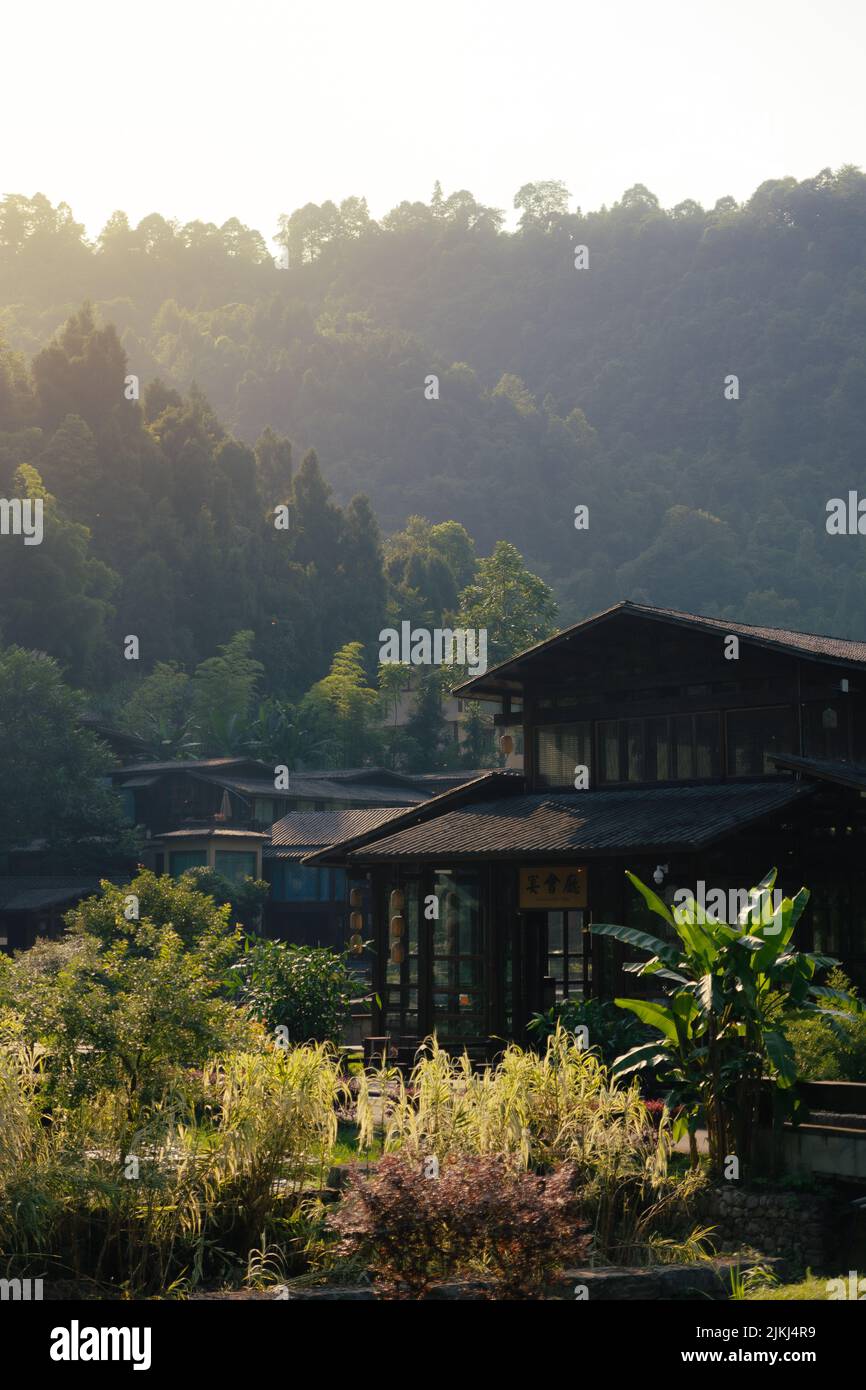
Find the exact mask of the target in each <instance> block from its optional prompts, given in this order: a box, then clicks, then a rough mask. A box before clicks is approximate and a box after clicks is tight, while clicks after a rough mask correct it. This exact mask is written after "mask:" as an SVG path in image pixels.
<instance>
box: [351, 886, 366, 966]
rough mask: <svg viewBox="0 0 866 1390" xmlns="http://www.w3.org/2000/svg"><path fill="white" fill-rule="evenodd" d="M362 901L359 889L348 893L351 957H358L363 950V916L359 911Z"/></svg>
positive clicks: (353, 889)
mask: <svg viewBox="0 0 866 1390" xmlns="http://www.w3.org/2000/svg"><path fill="white" fill-rule="evenodd" d="M363 901H364V899H363V895H362V893H361V890H360V888H352V889H351V890H350V892H349V906H350V907H351V908H352V913H351V915H350V917H349V930H350V932H351V936H350V937H349V950H350V951H351V952H352V955H353V956H359V955H360V954H361V952H362V951H363V949H364V939H363V937H362V935H361V933H362V932H363V930H364V914H363V912H361V911H360V908H361V904H362V903H363Z"/></svg>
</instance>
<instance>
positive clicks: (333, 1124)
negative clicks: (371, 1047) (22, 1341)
mask: <svg viewBox="0 0 866 1390" xmlns="http://www.w3.org/2000/svg"><path fill="white" fill-rule="evenodd" d="M341 1093H342V1081H341V1079H340V1075H339V1069H338V1064H337V1060H336V1057H335V1054H334V1052H333V1049H331V1048H329V1047H328V1046H327V1045H319V1046H308V1047H298V1048H292V1049H289V1050H288V1051H286V1052H282V1051H274V1052H271V1053H265V1054H236V1055H233V1056H231V1057H229V1058H227V1059H222V1060H219V1061H215V1062H213V1063H212V1064H211V1065H209V1066H208V1067H206V1068H205V1069H204V1073H203V1074H202V1075H200V1076H198V1077H196V1076H193V1075H192V1074H191V1075H190V1077H189V1084H188V1086H186V1087H185V1088H184V1087H179V1088H176V1089H174V1090H172V1091H170V1092H167V1093H166V1095H165V1096H164V1097H163V1098H162V1099H161V1100H160V1101H159V1102H157V1103H156V1104H154V1105H153V1106H151V1107H150V1108H149V1110H148V1113H147V1117H146V1119H145V1120H144V1121H143V1123H142V1124H141V1125H140V1126H139V1128H138V1129H137V1131H136V1132H135V1133H134V1134H132V1136H131V1138H130V1137H129V1130H128V1119H127V1109H126V1105H125V1098H124V1097H123V1096H122V1095H121V1094H120V1093H119V1092H115V1091H101V1092H99V1093H97V1094H96V1095H94V1096H92V1097H87V1098H85V1099H84V1100H82V1101H81V1102H80V1103H79V1104H78V1105H76V1106H75V1107H69V1108H62V1107H58V1106H56V1105H55V1106H52V1109H51V1112H50V1113H49V1112H47V1111H46V1110H45V1109H44V1107H43V1106H42V1103H41V1094H40V1084H39V1076H38V1071H37V1068H36V1066H35V1064H34V1058H33V1056H32V1054H29V1053H28V1052H26V1051H25V1050H23V1049H22V1050H18V1051H15V1052H12V1051H7V1052H6V1053H5V1054H0V1250H2V1251H3V1254H4V1256H5V1260H6V1265H7V1268H8V1269H9V1270H12V1269H15V1270H16V1271H18V1272H21V1273H24V1272H33V1273H39V1274H41V1275H42V1276H43V1277H46V1278H48V1279H52V1278H53V1279H61V1280H70V1281H74V1282H75V1283H76V1284H78V1285H87V1284H92V1285H94V1286H95V1287H97V1288H100V1287H106V1288H108V1287H120V1288H124V1289H126V1290H128V1291H129V1292H133V1293H137V1292H147V1291H157V1290H164V1289H166V1288H168V1287H170V1286H171V1285H177V1284H178V1283H179V1282H180V1283H182V1284H184V1285H190V1286H191V1285H194V1284H196V1283H198V1282H199V1281H201V1280H202V1279H204V1278H209V1279H217V1278H220V1277H231V1276H232V1275H234V1274H236V1273H237V1271H238V1270H239V1269H242V1268H243V1267H245V1266H246V1262H247V1259H248V1256H249V1252H250V1250H251V1249H252V1248H253V1246H254V1245H255V1243H256V1241H261V1243H262V1248H264V1245H265V1243H266V1242H267V1241H268V1240H269V1239H271V1238H274V1237H278V1238H281V1239H282V1240H283V1241H284V1242H285V1243H286V1244H287V1246H288V1247H292V1246H294V1245H296V1244H297V1243H298V1242H299V1241H300V1242H301V1243H302V1242H303V1239H304V1234H303V1232H302V1231H299V1230H298V1228H297V1222H296V1216H297V1209H298V1205H299V1201H300V1195H301V1193H302V1191H303V1190H304V1188H305V1186H307V1185H309V1186H310V1187H312V1188H316V1187H317V1186H319V1185H321V1180H322V1172H323V1167H324V1165H325V1163H326V1162H327V1158H328V1154H329V1152H330V1148H331V1146H332V1145H333V1143H334V1141H335V1139H336V1133H337V1112H336V1108H335V1101H336V1100H338V1099H339V1097H340V1095H341ZM127 1144H128V1148H127V1147H126V1146H127ZM124 1149H126V1152H124ZM289 1258H291V1252H289Z"/></svg>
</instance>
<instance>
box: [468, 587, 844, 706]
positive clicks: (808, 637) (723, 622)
mask: <svg viewBox="0 0 866 1390" xmlns="http://www.w3.org/2000/svg"><path fill="white" fill-rule="evenodd" d="M623 616H632V617H643V618H647V619H648V620H650V621H653V620H654V621H657V622H670V623H674V624H676V625H678V626H680V627H689V628H692V629H694V630H696V631H703V632H733V633H739V635H740V636H742V637H745V638H747V639H749V640H751V641H753V642H757V643H759V644H760V645H761V646H765V647H772V648H775V649H776V650H778V651H787V652H796V653H799V654H801V655H803V656H812V657H815V658H817V659H819V660H824V661H837V662H843V663H849V664H851V665H855V666H856V665H862V666H866V642H852V641H849V640H848V639H847V638H844V637H827V636H823V635H821V634H820V633H816V632H796V631H794V630H793V629H792V628H785V627H758V626H756V625H753V624H751V623H738V622H734V621H733V620H731V619H728V618H708V617H706V616H705V615H704V614H702V613H684V612H682V611H681V610H680V609H678V608H653V607H652V606H651V605H650V604H648V603H631V602H630V601H629V600H628V599H626V600H625V601H624V602H622V603H616V604H614V605H613V607H611V608H606V609H604V611H603V612H601V613H594V614H593V615H592V617H590V618H584V620H583V621H582V622H580V623H575V624H574V625H573V626H572V627H567V628H564V629H563V631H562V632H558V633H556V635H555V636H554V637H548V638H547V639H546V640H545V641H544V642H538V643H536V645H535V646H533V647H528V648H527V649H526V651H523V652H519V653H518V654H517V655H516V656H513V657H510V658H509V659H508V661H503V662H500V663H499V665H498V666H491V667H490V669H489V671H486V672H485V673H484V675H481V676H475V677H474V678H473V679H472V680H470V681H464V683H463V684H462V685H459V686H456V687H455V689H454V691H453V693H454V694H455V695H461V696H466V695H468V696H470V697H471V695H472V694H473V692H474V691H480V690H482V689H483V688H485V687H490V686H494V687H495V686H496V684H497V680H502V681H514V680H520V679H521V677H522V668H523V665H524V663H531V662H532V661H533V660H534V658H535V657H537V656H540V655H542V654H543V653H545V652H547V651H549V650H551V649H552V648H555V647H557V646H559V644H560V643H562V642H567V641H570V640H571V639H572V638H575V637H579V636H580V634H581V633H583V632H585V631H590V630H591V629H593V628H595V627H596V626H597V625H598V624H600V623H604V622H608V621H610V620H611V619H613V618H617V617H623Z"/></svg>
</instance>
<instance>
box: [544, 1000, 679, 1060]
mask: <svg viewBox="0 0 866 1390" xmlns="http://www.w3.org/2000/svg"><path fill="white" fill-rule="evenodd" d="M558 1023H559V1024H561V1025H562V1027H563V1028H564V1029H565V1031H566V1032H567V1033H570V1034H572V1035H573V1034H575V1033H576V1032H577V1030H578V1028H586V1030H587V1033H588V1034H589V1050H590V1051H591V1052H597V1053H598V1055H599V1056H600V1057H601V1060H602V1061H603V1062H604V1063H606V1064H607V1065H608V1066H610V1064H611V1063H612V1062H615V1061H616V1059H617V1057H619V1056H621V1055H622V1053H623V1052H628V1050H629V1048H632V1047H639V1046H640V1044H641V1043H644V1042H649V1040H650V1038H651V1037H652V1030H651V1029H650V1028H647V1027H646V1025H645V1024H643V1023H641V1022H640V1020H639V1019H637V1018H634V1017H630V1016H629V1015H628V1014H625V1013H624V1012H623V1011H622V1009H619V1008H617V1006H616V1004H614V1002H613V1000H612V999H562V1000H560V1002H559V1003H558V1004H555V1005H554V1007H553V1008H552V1009H548V1010H547V1012H546V1013H542V1014H533V1016H532V1020H531V1022H530V1023H529V1025H528V1026H529V1029H530V1031H531V1032H533V1033H534V1034H535V1036H536V1037H537V1038H539V1039H544V1038H547V1037H549V1036H550V1034H551V1033H555V1032H556V1025H557V1024H558Z"/></svg>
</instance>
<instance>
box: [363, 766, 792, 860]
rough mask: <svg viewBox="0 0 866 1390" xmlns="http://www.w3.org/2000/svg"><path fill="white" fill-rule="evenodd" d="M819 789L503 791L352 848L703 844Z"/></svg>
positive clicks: (490, 853) (459, 854) (388, 855)
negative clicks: (520, 793)
mask: <svg viewBox="0 0 866 1390" xmlns="http://www.w3.org/2000/svg"><path fill="white" fill-rule="evenodd" d="M813 790H814V789H813V788H811V787H806V786H803V784H802V783H796V782H793V781H790V780H786V781H781V780H780V781H773V782H766V781H764V782H747V783H743V782H738V783H734V782H729V783H715V784H712V785H709V784H707V785H702V786H676V787H653V788H646V789H644V788H630V789H627V790H619V791H586V792H563V793H533V794H531V795H528V796H526V795H524V796H504V797H498V798H496V799H495V800H482V801H477V802H475V803H470V804H468V805H464V806H461V807H459V808H457V809H455V810H452V811H445V812H444V814H442V815H441V816H437V817H436V818H434V819H427V820H425V821H423V822H422V823H420V824H418V825H411V826H407V827H406V828H404V829H402V830H398V831H397V832H396V833H395V834H393V835H386V836H383V837H379V836H377V837H376V839H375V840H373V841H372V842H368V843H367V844H366V845H365V846H363V847H359V848H357V849H354V850H350V852H349V854H348V858H349V859H352V860H356V861H362V860H363V861H367V860H373V859H434V858H440V857H442V858H447V859H449V860H451V859H468V858H495V857H496V856H497V855H515V854H520V855H522V856H527V857H530V858H532V857H538V858H542V857H549V856H551V855H561V854H566V855H567V854H585V853H587V852H590V851H595V852H599V853H603V852H605V851H608V852H613V851H618V850H637V849H652V850H656V849H670V850H675V849H681V850H688V849H698V848H700V847H701V846H703V845H706V844H710V843H711V842H712V841H714V840H717V839H719V838H721V837H722V836H724V835H727V834H730V833H731V832H733V831H735V830H737V829H739V828H740V827H741V826H744V825H748V824H749V823H750V822H752V821H756V820H759V819H760V818H761V817H763V816H767V815H770V814H772V813H773V812H777V811H781V810H784V809H785V808H786V807H788V806H791V805H792V804H793V803H794V802H795V801H798V800H800V799H801V798H802V797H806V796H809V795H811V793H812V791H813Z"/></svg>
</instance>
